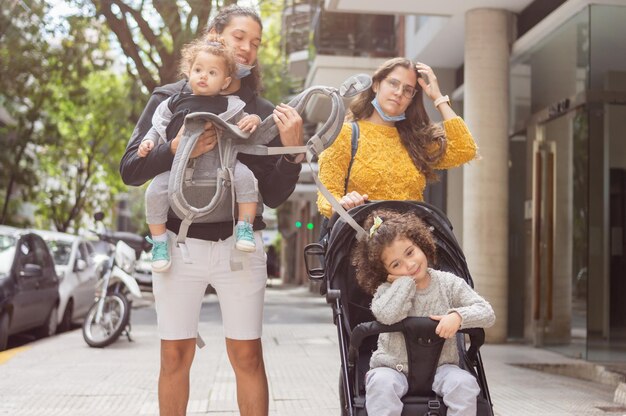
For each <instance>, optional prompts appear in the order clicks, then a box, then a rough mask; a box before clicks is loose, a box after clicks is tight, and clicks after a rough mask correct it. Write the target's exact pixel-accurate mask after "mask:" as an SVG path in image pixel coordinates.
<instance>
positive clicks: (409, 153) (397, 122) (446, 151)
mask: <svg viewBox="0 0 626 416" xmlns="http://www.w3.org/2000/svg"><path fill="white" fill-rule="evenodd" d="M372 81H373V82H372V86H371V87H370V88H369V89H368V90H366V91H364V92H362V93H361V94H360V95H359V96H358V97H356V98H355V99H354V101H353V102H352V103H351V105H350V111H349V112H348V116H347V119H348V120H349V121H356V122H358V126H359V141H358V149H357V152H356V155H355V157H354V161H353V164H352V167H351V169H350V172H349V174H350V176H349V181H348V184H347V189H345V185H346V184H345V180H346V176H347V174H348V166H349V164H350V160H351V149H352V147H351V136H352V125H351V123H346V124H344V126H343V128H342V130H341V132H340V133H339V136H338V137H337V139H336V140H335V142H334V143H333V144H332V145H331V146H330V147H329V148H328V149H326V150H325V151H324V152H323V153H322V154H321V155H320V158H319V176H320V179H321V181H322V183H323V184H324V185H325V186H326V187H327V188H328V190H329V191H330V193H331V194H333V196H334V197H335V198H337V200H339V202H340V203H341V205H342V206H343V207H344V208H345V209H350V208H353V207H355V206H357V205H361V204H363V203H364V202H365V201H366V200H367V199H371V200H413V201H421V200H422V199H423V192H424V188H425V187H426V182H427V181H428V180H432V179H434V178H436V175H435V173H434V171H435V170H436V169H447V168H451V167H456V166H460V165H462V164H464V163H466V162H469V161H470V160H472V159H473V158H474V157H475V156H476V151H477V146H476V143H475V142H474V139H473V138H472V135H471V133H470V132H469V130H468V129H467V126H466V125H465V122H464V121H463V119H462V118H460V117H458V116H457V115H456V114H455V113H454V111H453V110H452V108H451V107H450V101H449V99H448V96H444V95H442V94H441V91H440V90H439V84H438V83H437V77H436V76H435V74H434V72H433V70H432V69H431V68H430V67H429V66H427V65H425V64H423V63H420V62H418V63H417V64H414V63H413V62H411V61H410V60H408V59H405V58H393V59H390V60H388V61H387V62H385V63H384V64H383V65H382V66H381V67H379V68H378V69H377V70H376V72H375V73H374V76H373V77H372ZM424 94H425V95H426V96H427V97H428V98H430V99H431V100H433V103H434V105H435V107H436V108H437V109H438V110H439V112H440V113H441V116H442V117H443V120H444V121H443V128H441V126H439V125H435V124H433V123H431V121H430V119H429V118H428V115H427V114H426V110H425V109H424V103H423V95H424ZM317 206H318V209H319V211H320V212H321V213H322V214H323V215H324V216H326V217H330V215H331V214H332V208H331V205H330V203H329V202H328V201H326V199H325V198H324V197H323V196H322V195H321V194H319V193H318V198H317Z"/></svg>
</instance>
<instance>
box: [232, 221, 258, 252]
mask: <svg viewBox="0 0 626 416" xmlns="http://www.w3.org/2000/svg"><path fill="white" fill-rule="evenodd" d="M235 248H236V249H237V250H240V251H245V252H246V253H252V252H253V251H256V244H255V242H254V230H253V229H252V224H250V223H249V222H247V221H243V222H241V223H239V224H237V227H236V229H235Z"/></svg>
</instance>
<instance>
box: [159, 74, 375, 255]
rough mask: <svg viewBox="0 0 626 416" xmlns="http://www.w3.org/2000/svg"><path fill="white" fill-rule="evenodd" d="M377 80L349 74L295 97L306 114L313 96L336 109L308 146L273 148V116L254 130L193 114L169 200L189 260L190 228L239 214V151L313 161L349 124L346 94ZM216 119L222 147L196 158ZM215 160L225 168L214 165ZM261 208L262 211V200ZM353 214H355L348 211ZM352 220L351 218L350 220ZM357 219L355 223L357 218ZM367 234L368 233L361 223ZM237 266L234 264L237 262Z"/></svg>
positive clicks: (212, 116)
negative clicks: (295, 155) (337, 84)
mask: <svg viewBox="0 0 626 416" xmlns="http://www.w3.org/2000/svg"><path fill="white" fill-rule="evenodd" d="M370 85H371V78H370V77H369V76H368V75H363V74H359V75H355V76H353V77H350V78H348V79H347V80H346V81H345V82H344V83H343V84H342V86H341V87H340V88H339V89H337V88H332V87H323V86H315V87H310V88H308V89H306V90H305V91H303V92H302V93H300V94H299V95H297V96H296V97H294V98H293V99H292V100H291V101H290V102H289V103H288V104H289V105H290V106H291V107H293V108H295V110H296V111H298V113H299V114H303V113H304V111H305V109H306V105H307V103H308V102H309V100H310V99H311V98H312V97H313V96H314V95H318V94H321V95H323V96H326V97H328V98H329V99H330V101H331V105H332V107H331V113H330V116H329V117H328V120H326V122H325V123H324V124H323V125H322V126H321V127H320V128H319V129H318V131H317V132H316V133H315V134H314V135H313V136H312V137H311V138H310V139H309V140H308V141H307V143H306V145H304V146H290V147H270V146H267V144H268V143H269V142H270V141H271V140H272V139H274V138H275V137H276V136H278V134H279V132H278V127H276V124H275V122H274V120H273V117H272V116H271V115H270V116H268V117H267V118H266V119H265V120H263V121H262V123H261V124H260V125H259V127H258V128H257V129H256V130H255V132H254V133H252V134H249V133H246V132H243V131H241V130H240V129H239V128H238V127H236V126H235V125H233V124H229V123H226V122H225V121H223V120H222V119H221V118H220V117H218V116H217V115H215V114H213V113H203V112H198V113H191V114H189V115H187V116H186V117H185V130H184V133H183V137H182V139H181V142H180V144H179V147H178V150H177V152H176V155H175V156H174V162H173V164H172V169H171V174H170V182H169V189H168V194H169V201H170V207H171V209H172V211H173V212H174V213H175V214H176V215H177V216H178V217H179V218H180V219H181V220H182V223H181V226H180V230H179V232H178V236H177V239H176V243H177V245H178V246H179V247H181V251H182V254H183V258H184V259H185V261H186V262H188V261H189V256H188V252H187V248H186V246H185V239H186V237H187V232H188V230H189V226H190V225H191V224H192V223H195V222H226V221H229V220H233V219H234V218H235V209H236V205H235V197H234V189H233V186H232V185H231V184H232V178H233V169H234V166H235V162H236V158H237V154H238V153H239V152H242V153H247V154H254V155H278V154H293V153H306V159H307V161H308V163H311V160H312V159H313V157H315V156H318V155H319V154H320V153H321V152H322V151H323V150H324V149H326V148H327V147H328V146H330V145H331V144H332V143H333V141H334V140H335V138H336V137H337V135H338V134H339V132H340V131H341V127H342V125H343V121H344V117H345V108H344V104H343V100H342V97H352V96H354V95H356V94H358V93H360V92H361V91H363V90H365V89H366V88H369V86H370ZM207 121H211V122H213V123H214V124H215V125H217V126H218V127H219V128H220V129H222V130H223V132H222V134H221V137H220V138H219V140H218V142H217V146H216V148H215V149H214V150H213V151H211V152H208V153H205V154H203V155H201V156H199V157H196V158H194V159H191V158H190V156H191V152H192V150H193V148H194V146H195V144H196V142H197V141H198V138H199V136H200V134H201V133H202V132H203V131H204V124H205V123H206V122H207ZM215 158H218V159H219V160H218V162H219V163H217V165H218V166H220V167H219V168H218V169H217V172H216V171H215V169H214V168H212V169H207V167H208V166H215V165H216V164H215ZM313 177H314V180H315V182H316V184H317V186H318V189H319V190H320V192H322V193H323V194H324V196H325V197H326V198H327V199H328V200H329V202H330V203H331V204H332V205H333V208H334V209H335V210H336V211H337V212H339V213H340V214H341V213H344V214H345V210H343V208H342V207H341V205H340V204H339V203H338V202H337V201H336V200H335V198H333V197H332V195H331V194H330V193H329V192H328V190H327V189H326V188H325V187H324V185H322V184H321V182H320V181H319V179H318V178H317V175H315V174H313ZM258 209H259V212H260V210H261V209H262V206H261V204H259V207H258ZM345 216H346V217H347V218H350V217H349V216H348V215H347V214H345ZM350 220H351V218H350ZM352 222H354V221H352ZM354 226H356V227H358V228H359V229H360V231H361V232H362V234H365V231H363V229H362V228H361V227H360V226H359V225H358V224H356V223H355V224H354ZM231 267H233V265H232V262H231Z"/></svg>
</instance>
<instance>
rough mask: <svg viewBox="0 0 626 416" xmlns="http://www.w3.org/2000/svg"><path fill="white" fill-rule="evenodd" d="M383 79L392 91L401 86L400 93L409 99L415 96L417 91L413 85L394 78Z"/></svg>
mask: <svg viewBox="0 0 626 416" xmlns="http://www.w3.org/2000/svg"><path fill="white" fill-rule="evenodd" d="M384 81H385V82H386V83H387V85H388V86H389V87H390V88H391V89H392V90H393V91H394V92H395V91H398V90H399V89H400V88H402V95H403V96H404V97H406V98H408V99H409V100H410V99H411V98H413V97H415V93H416V92H417V90H416V89H415V88H414V87H412V86H410V85H406V84H405V85H402V82H400V81H398V80H397V79H395V78H385V79H384Z"/></svg>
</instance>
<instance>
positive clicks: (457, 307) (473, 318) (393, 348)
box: [370, 269, 496, 374]
mask: <svg viewBox="0 0 626 416" xmlns="http://www.w3.org/2000/svg"><path fill="white" fill-rule="evenodd" d="M428 272H429V273H430V277H431V281H430V284H429V285H428V287H427V288H426V289H421V290H418V289H417V288H416V287H415V281H414V280H413V279H412V278H411V277H409V276H404V277H401V278H399V279H397V280H395V281H394V282H393V283H383V284H382V285H380V286H379V287H378V289H377V290H376V293H375V294H374V298H373V299H372V312H373V314H374V316H375V317H376V319H377V320H378V321H379V322H380V323H383V324H385V325H391V324H394V323H396V322H399V321H401V320H402V319H404V318H406V317H407V316H426V317H427V316H429V315H446V314H448V313H450V312H453V311H456V312H458V313H459V315H461V318H462V322H461V328H487V327H490V326H492V325H493V324H494V322H495V320H496V315H495V314H494V312H493V309H492V308H491V305H490V304H489V302H487V301H486V300H485V299H483V298H482V297H481V296H480V295H478V293H476V292H474V290H473V289H472V288H471V287H470V286H469V285H468V284H467V283H466V282H465V280H463V279H461V278H460V277H457V276H455V275H454V274H452V273H448V272H443V271H440V270H434V269H428ZM441 364H456V365H458V364H459V354H458V352H457V348H456V337H453V338H450V339H447V340H446V341H445V343H444V346H443V350H442V351H441V356H440V358H439V365H441ZM370 367H371V368H375V367H390V368H395V369H398V370H401V371H402V372H403V373H405V374H408V368H409V365H408V359H407V352H406V345H405V343H404V336H403V335H402V333H400V332H390V333H384V334H380V335H379V337H378V349H377V350H376V351H374V354H373V355H372V359H371V360H370Z"/></svg>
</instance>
